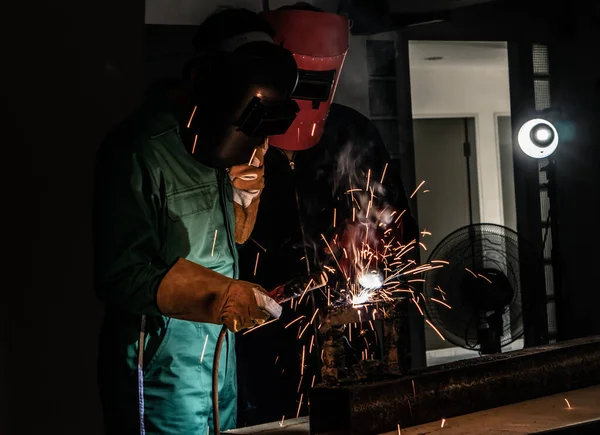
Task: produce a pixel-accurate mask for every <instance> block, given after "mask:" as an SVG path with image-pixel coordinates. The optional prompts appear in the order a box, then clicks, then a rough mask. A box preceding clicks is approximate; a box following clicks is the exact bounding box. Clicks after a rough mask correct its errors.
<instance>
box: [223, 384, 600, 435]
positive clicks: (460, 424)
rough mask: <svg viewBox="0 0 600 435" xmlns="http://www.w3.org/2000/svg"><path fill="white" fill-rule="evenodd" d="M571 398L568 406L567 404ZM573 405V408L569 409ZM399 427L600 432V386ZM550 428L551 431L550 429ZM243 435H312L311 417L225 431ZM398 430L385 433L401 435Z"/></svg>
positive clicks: (448, 432)
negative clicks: (309, 419) (309, 420)
mask: <svg viewBox="0 0 600 435" xmlns="http://www.w3.org/2000/svg"><path fill="white" fill-rule="evenodd" d="M565 399H567V400H568V402H569V405H567V401H565ZM569 406H570V408H569ZM441 423H442V422H441V421H436V422H431V423H427V424H421V425H418V426H412V427H407V428H400V433H401V434H402V435H426V434H440V435H459V434H460V435H494V434H502V435H517V434H518V435H523V434H540V435H541V434H542V433H551V434H554V433H556V434H560V435H567V434H568V435H570V434H578V435H587V434H595V435H596V434H600V385H596V386H592V387H587V388H582V389H578V390H573V391H568V392H564V393H559V394H554V395H551V396H545V397H540V398H537V399H533V400H527V401H524V402H519V403H514V404H511V405H506V406H501V407H498V408H492V409H488V410H485V411H479V412H474V413H472V414H465V415H461V416H458V417H453V418H449V419H446V420H445V421H444V427H441V426H442V424H441ZM548 431H549V432H548ZM226 433H227V434H240V435H258V434H265V435H280V434H281V435H309V434H310V429H309V422H308V417H303V418H299V419H293V420H284V421H283V425H282V424H281V422H273V423H268V424H264V425H260V426H253V427H247V428H243V429H236V430H232V431H228V432H226ZM398 433H399V432H398V431H397V430H396V431H394V432H388V433H386V434H382V435H398Z"/></svg>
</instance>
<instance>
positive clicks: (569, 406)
mask: <svg viewBox="0 0 600 435" xmlns="http://www.w3.org/2000/svg"><path fill="white" fill-rule="evenodd" d="M565 402H567V407H568V408H567V409H573V408H571V404H570V403H569V401H568V400H567V399H566V398H565Z"/></svg>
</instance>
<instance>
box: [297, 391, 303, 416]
mask: <svg viewBox="0 0 600 435" xmlns="http://www.w3.org/2000/svg"><path fill="white" fill-rule="evenodd" d="M303 398H304V393H302V394H300V403H299V404H298V412H297V413H296V418H299V417H300V408H302V399H303Z"/></svg>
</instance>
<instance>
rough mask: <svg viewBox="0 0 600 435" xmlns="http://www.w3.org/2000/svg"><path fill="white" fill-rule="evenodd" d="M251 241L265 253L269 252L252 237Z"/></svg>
mask: <svg viewBox="0 0 600 435" xmlns="http://www.w3.org/2000/svg"><path fill="white" fill-rule="evenodd" d="M250 241H251V242H253V243H254V244H256V246H258V247H259V248H260V249H262V250H263V252H267V249H266V248H265V247H263V246H262V245H261V244H260V243H258V242H257V241H256V240H254V239H253V238H252V237H250Z"/></svg>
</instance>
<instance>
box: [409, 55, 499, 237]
mask: <svg viewBox="0 0 600 435" xmlns="http://www.w3.org/2000/svg"><path fill="white" fill-rule="evenodd" d="M411 63H412V61H411ZM411 97H412V110H413V117H414V118H451V117H471V116H474V117H475V118H476V127H475V132H476V138H475V143H476V146H477V153H476V155H477V173H478V183H479V195H480V207H481V222H487V223H496V224H500V225H502V224H503V223H504V212H503V204H502V202H503V201H502V183H501V165H500V153H499V148H498V145H497V133H496V128H497V127H496V115H498V114H509V113H510V92H509V84H508V60H507V63H506V68H505V69H500V68H497V67H486V66H473V65H468V66H444V67H438V66H432V67H422V66H421V67H411Z"/></svg>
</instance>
